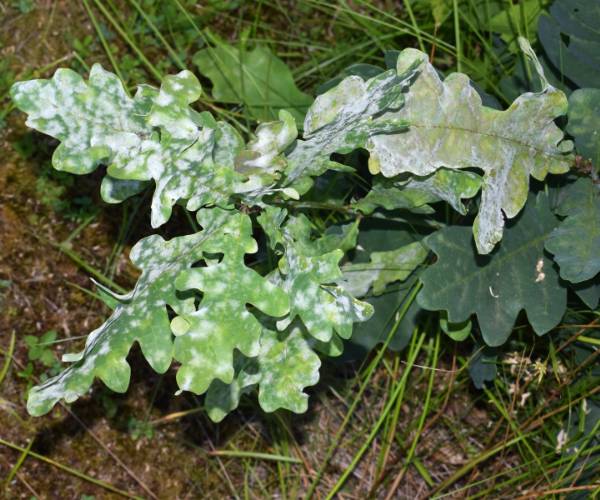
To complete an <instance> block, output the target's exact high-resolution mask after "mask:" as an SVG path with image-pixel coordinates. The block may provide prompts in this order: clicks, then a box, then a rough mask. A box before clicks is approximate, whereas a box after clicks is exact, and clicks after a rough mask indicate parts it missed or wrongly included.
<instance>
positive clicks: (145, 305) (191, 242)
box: [27, 210, 225, 415]
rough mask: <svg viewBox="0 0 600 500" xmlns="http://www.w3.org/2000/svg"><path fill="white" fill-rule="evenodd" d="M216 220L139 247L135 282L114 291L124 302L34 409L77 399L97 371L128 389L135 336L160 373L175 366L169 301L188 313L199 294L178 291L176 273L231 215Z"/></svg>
mask: <svg viewBox="0 0 600 500" xmlns="http://www.w3.org/2000/svg"><path fill="white" fill-rule="evenodd" d="M209 211H210V210H209ZM205 220H206V218H205ZM214 222H215V224H214V226H213V225H208V224H207V225H206V226H205V229H204V230H203V231H201V232H199V233H196V234H192V235H189V236H180V237H177V238H173V239H171V240H168V241H165V240H164V239H163V238H162V237H160V236H157V235H153V236H148V237H147V238H144V239H142V240H140V241H139V242H138V243H137V244H136V245H135V246H134V247H133V249H132V250H131V255H130V258H131V260H132V262H133V263H134V264H135V265H136V266H137V267H139V268H140V269H142V275H141V276H140V278H139V280H138V282H137V284H136V286H135V288H134V289H133V290H132V291H131V292H129V293H128V294H126V295H120V296H117V295H113V298H114V299H116V301H117V304H118V305H117V306H116V308H115V310H114V311H113V313H112V314H111V316H110V317H109V318H108V320H106V322H105V323H104V324H103V325H102V326H100V327H99V328H97V329H96V330H94V331H93V332H92V333H90V335H89V337H88V338H87V341H86V344H85V348H84V350H83V351H82V352H80V353H77V354H68V355H65V356H64V357H63V360H64V361H69V362H72V363H73V364H71V365H70V366H69V367H68V368H66V369H65V370H64V371H63V372H62V373H61V374H59V375H57V376H56V377H52V378H50V379H48V380H47V381H45V382H44V383H43V384H40V385H38V386H36V387H34V388H33V389H32V390H31V391H30V393H29V399H28V401H27V409H28V411H29V412H30V413H31V414H32V415H42V414H44V413H47V412H48V411H50V410H51V409H52V407H53V406H54V405H55V404H56V403H57V402H58V400H59V399H64V400H65V401H67V402H72V401H75V400H76V399H77V398H79V397H80V396H81V395H83V394H85V393H86V392H87V391H88V390H89V388H90V386H91V384H92V382H93V380H94V378H95V377H98V378H100V379H101V380H102V381H103V382H104V383H105V384H106V385H107V386H108V387H109V388H110V389H112V390H114V391H116V392H125V391H126V390H127V387H128V385H129V377H130V367H129V364H128V363H127V361H126V358H127V355H128V353H129V350H130V349H131V347H132V345H133V343H134V342H138V343H139V344H140V347H141V349H142V353H143V354H144V356H145V357H146V359H147V360H148V363H150V366H152V368H153V369H154V370H156V371H157V372H158V373H164V372H165V371H166V370H167V369H168V368H169V366H170V364H171V360H172V356H173V342H172V340H171V329H170V327H169V317H168V313H167V305H168V306H169V307H171V308H172V309H173V310H174V311H175V312H177V313H179V314H183V313H186V312H191V311H192V310H193V304H194V301H193V299H190V298H183V297H181V296H180V295H179V294H178V292H177V290H176V288H175V279H176V278H177V276H178V275H179V273H180V272H181V271H183V270H184V269H187V268H190V267H191V266H192V265H193V264H194V263H196V262H198V261H199V260H201V259H202V253H203V250H204V245H205V244H206V242H207V241H208V240H210V238H211V237H212V236H213V234H214V232H215V231H216V230H217V227H218V225H219V224H223V223H224V222H225V220H220V221H218V220H216V219H215V221H214Z"/></svg>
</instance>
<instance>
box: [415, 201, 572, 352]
mask: <svg viewBox="0 0 600 500" xmlns="http://www.w3.org/2000/svg"><path fill="white" fill-rule="evenodd" d="M557 223H558V221H557V220H556V218H555V217H554V215H553V214H552V212H551V211H550V208H549V204H548V200H547V198H546V197H545V196H540V197H539V199H537V200H535V199H533V198H532V199H531V200H530V201H529V203H528V204H527V206H526V208H525V210H524V211H523V214H522V215H521V216H520V217H519V218H518V219H517V220H515V221H513V222H512V223H511V224H510V225H509V226H508V227H507V229H506V235H505V237H504V239H503V240H502V243H501V244H500V245H499V246H498V248H497V249H496V251H495V252H494V253H493V254H492V255H488V256H482V255H478V254H477V251H476V249H475V248H474V247H473V245H472V244H471V240H470V238H469V228H467V227H459V226H453V227H447V228H444V229H442V230H440V231H437V232H436V233H434V234H432V235H431V236H429V237H427V238H426V239H425V242H426V244H427V245H428V246H429V247H431V249H432V250H433V251H434V252H435V253H436V255H437V256H438V260H437V261H436V263H435V264H433V265H431V266H430V267H428V268H427V269H426V270H425V271H424V272H423V273H422V274H421V280H422V282H423V288H422V290H421V292H420V293H419V295H418V298H417V299H418V302H419V305H420V306H421V307H423V308H424V309H427V310H430V311H447V313H448V321H450V322H452V323H461V322H464V321H467V320H468V319H469V318H470V316H471V315H472V314H475V315H477V320H478V323H479V327H480V329H481V333H482V335H483V338H484V340H485V342H486V343H487V344H488V345H491V346H497V345H500V344H503V343H504V342H505V341H506V339H507V338H508V336H509V335H510V332H511V330H512V328H513V326H514V323H515V320H516V318H517V315H518V314H519V312H520V311H521V310H522V309H524V310H525V312H526V313H527V318H528V319H529V322H530V323H531V325H532V326H533V329H534V330H535V332H536V333H537V334H538V335H541V334H544V333H546V332H547V331H549V330H550V329H552V328H553V327H555V326H556V325H557V324H558V322H559V321H560V320H561V318H562V316H563V314H564V311H565V307H566V290H565V288H563V286H562V285H561V283H560V281H559V277H558V272H557V271H556V270H555V269H554V267H553V263H552V260H551V259H549V258H548V257H547V256H546V255H545V254H544V242H545V240H546V238H547V237H548V236H549V235H550V233H551V232H552V231H553V230H554V228H555V227H556V225H557Z"/></svg>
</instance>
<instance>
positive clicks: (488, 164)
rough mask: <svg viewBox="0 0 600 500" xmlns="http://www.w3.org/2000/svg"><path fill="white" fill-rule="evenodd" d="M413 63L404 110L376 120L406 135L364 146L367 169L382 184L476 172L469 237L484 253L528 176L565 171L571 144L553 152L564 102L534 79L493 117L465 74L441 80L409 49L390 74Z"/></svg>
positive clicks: (518, 203) (519, 201)
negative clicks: (479, 184)
mask: <svg viewBox="0 0 600 500" xmlns="http://www.w3.org/2000/svg"><path fill="white" fill-rule="evenodd" d="M528 55H531V54H529V53H528ZM533 57H535V56H533ZM416 60H421V61H422V63H423V66H422V70H421V72H420V74H419V76H418V77H417V78H416V80H415V82H414V83H413V84H412V85H411V87H410V89H409V92H407V94H406V100H405V104H404V106H403V107H402V108H401V109H399V110H398V111H396V112H390V113H386V114H385V115H384V116H383V117H388V118H393V119H398V120H405V121H406V122H407V123H408V125H409V128H408V130H406V131H403V132H401V133H398V134H388V135H377V136H374V137H372V138H371V139H370V140H369V141H368V144H367V149H368V150H369V152H370V153H371V156H370V159H369V161H370V169H371V171H372V172H373V173H377V172H381V173H382V174H383V175H384V176H386V177H393V176H396V175H399V174H403V173H412V174H415V175H419V176H425V175H428V174H431V173H432V172H435V171H436V170H438V169H440V168H442V167H446V168H453V169H462V168H470V167H477V168H480V169H482V170H483V171H484V174H485V175H484V182H483V188H482V202H481V207H480V212H479V215H478V217H477V219H476V222H475V226H474V233H475V241H476V244H477V248H478V250H479V252H480V253H489V252H490V251H491V250H492V249H493V248H494V245H495V244H496V243H497V242H498V241H500V239H501V238H502V232H503V227H504V216H506V217H508V218H512V217H515V216H516V214H518V213H519V212H520V210H521V209H522V208H523V206H524V204H525V201H526V199H527V193H528V190H529V176H530V175H531V176H533V177H535V178H536V179H538V180H543V179H544V177H545V176H546V174H547V173H564V172H566V171H567V170H568V168H569V165H570V162H571V158H570V156H569V155H566V154H565V153H566V152H567V151H568V150H569V149H570V146H571V145H570V144H569V143H564V144H561V145H559V142H560V141H561V140H562V139H563V134H562V132H561V130H560V129H559V128H558V127H557V126H556V124H555V123H554V120H555V119H556V118H557V117H559V116H561V115H563V114H565V113H566V110H567V100H566V97H565V96H564V94H563V93H562V92H561V91H559V90H557V89H555V88H553V87H551V86H550V85H548V84H547V82H546V81H545V79H544V77H543V74H540V78H541V79H542V82H543V84H544V88H543V90H542V91H541V92H539V93H526V94H523V95H522V96H520V97H519V98H518V99H517V100H515V101H514V102H513V103H512V105H511V106H510V107H509V108H508V109H507V110H506V111H498V110H495V109H491V108H486V107H484V106H483V105H482V102H481V98H480V97H479V95H478V94H477V92H476V91H475V89H474V88H472V87H471V85H470V83H469V79H468V77H467V76H466V75H463V74H459V73H454V74H451V75H450V76H448V77H447V78H446V79H445V80H444V81H442V80H441V79H440V77H439V76H438V74H437V72H436V70H435V68H434V67H433V66H432V65H431V64H429V63H428V62H427V61H426V58H425V56H424V54H423V53H421V52H419V51H417V50H414V49H406V50H404V51H403V52H402V53H401V54H400V56H399V59H398V71H399V72H400V71H401V68H403V67H410V66H411V65H413V64H414V62H415V61H416ZM536 62H537V61H536ZM536 67H537V66H536ZM540 71H541V68H540Z"/></svg>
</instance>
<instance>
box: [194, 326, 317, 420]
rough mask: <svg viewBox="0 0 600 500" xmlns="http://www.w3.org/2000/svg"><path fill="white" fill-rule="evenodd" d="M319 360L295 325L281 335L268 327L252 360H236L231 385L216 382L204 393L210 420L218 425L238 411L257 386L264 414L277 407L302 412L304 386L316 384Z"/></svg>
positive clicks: (303, 409) (306, 400) (306, 398)
mask: <svg viewBox="0 0 600 500" xmlns="http://www.w3.org/2000/svg"><path fill="white" fill-rule="evenodd" d="M320 366H321V360H320V358H319V356H318V355H317V354H316V353H315V352H314V350H313V349H312V346H311V341H310V338H309V337H308V336H307V333H306V331H305V330H304V329H303V328H302V327H301V326H300V325H299V324H297V323H294V324H292V325H290V326H289V327H288V328H287V329H286V330H284V331H283V332H278V331H276V330H274V329H270V328H267V327H264V328H263V331H262V334H261V337H260V351H259V353H258V355H257V356H256V357H254V358H242V357H241V356H239V357H236V374H235V377H234V380H233V381H232V382H231V383H230V384H225V383H223V382H222V381H220V380H215V381H214V382H213V383H212V384H211V386H210V388H209V389H208V392H207V394H206V400H205V404H206V407H207V411H208V415H209V417H210V418H211V419H212V420H213V421H215V422H220V421H221V420H222V419H223V418H224V417H225V415H226V414H227V413H229V412H230V411H231V410H233V409H235V408H237V406H238V404H239V399H240V396H241V395H242V394H244V393H245V392H248V390H249V389H250V388H252V387H253V386H255V385H258V402H259V404H260V406H261V408H262V409H263V410H264V411H266V412H273V411H275V410H278V409H280V408H285V409H287V410H290V411H293V412H295V413H303V412H305V411H306V409H307V407H308V395H307V394H305V393H304V392H303V390H304V388H305V387H309V386H312V385H315V384H316V383H317V382H318V381H319V368H320Z"/></svg>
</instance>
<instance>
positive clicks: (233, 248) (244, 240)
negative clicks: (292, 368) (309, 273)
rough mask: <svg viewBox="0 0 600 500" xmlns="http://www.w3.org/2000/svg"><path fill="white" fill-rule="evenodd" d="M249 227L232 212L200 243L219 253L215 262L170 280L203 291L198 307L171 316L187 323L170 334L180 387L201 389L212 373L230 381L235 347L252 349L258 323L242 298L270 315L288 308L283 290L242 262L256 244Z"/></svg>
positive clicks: (257, 337) (245, 350) (182, 287)
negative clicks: (217, 229) (222, 223)
mask: <svg viewBox="0 0 600 500" xmlns="http://www.w3.org/2000/svg"><path fill="white" fill-rule="evenodd" d="M251 230H252V227H251V222H250V219H249V217H248V216H247V215H243V214H241V213H232V215H231V216H230V218H229V220H228V222H227V224H226V226H225V227H224V228H221V230H220V231H219V234H218V235H215V237H214V238H212V239H211V240H210V241H208V242H207V243H206V244H205V246H204V251H205V252H214V253H217V252H218V253H223V255H224V256H223V259H222V260H221V262H219V263H216V264H213V265H211V266H209V267H203V268H194V269H190V270H187V271H184V272H182V273H181V274H180V275H179V277H178V278H177V280H176V281H175V286H176V287H177V288H178V289H179V290H182V291H184V290H190V289H192V290H199V291H202V292H203V293H204V295H203V298H202V301H201V302H200V305H199V308H198V310H196V311H193V312H189V313H187V314H182V315H180V316H178V317H177V318H175V319H174V320H173V322H177V324H181V322H184V323H185V324H187V325H189V327H188V329H187V331H186V332H184V333H180V334H179V335H178V336H177V338H176V339H175V351H174V357H175V359H177V360H178V361H179V362H181V367H180V368H179V371H178V372H177V380H178V383H179V385H180V387H181V388H182V389H184V390H188V391H192V392H194V393H196V394H202V393H203V392H205V391H206V390H207V389H208V388H209V386H210V385H211V383H213V381H214V380H215V379H218V380H221V381H222V382H224V383H226V384H230V383H231V382H232V381H233V378H234V351H235V350H236V349H237V350H238V351H239V352H240V353H243V354H244V355H245V356H250V357H252V356H256V355H258V353H259V350H260V343H259V340H260V335H261V331H262V327H261V324H260V322H259V321H258V320H257V319H256V317H255V316H254V315H253V314H250V313H249V312H248V311H247V309H246V307H247V304H250V305H252V306H254V307H256V308H258V309H260V310H261V311H262V312H263V313H265V314H268V315H271V316H275V317H280V316H283V315H284V314H286V313H287V312H288V311H289V300H288V297H287V295H286V294H285V293H284V291H283V290H281V289H280V288H278V287H276V286H275V285H273V284H271V283H270V282H268V281H267V280H266V279H265V278H263V277H262V276H260V275H259V274H258V273H256V272H255V271H253V270H251V269H250V268H248V267H246V265H245V264H244V254H245V253H253V252H255V251H256V250H257V245H256V242H255V241H254V239H253V238H252V237H251ZM197 353H201V356H202V357H201V361H202V362H201V363H200V362H198V358H197Z"/></svg>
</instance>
